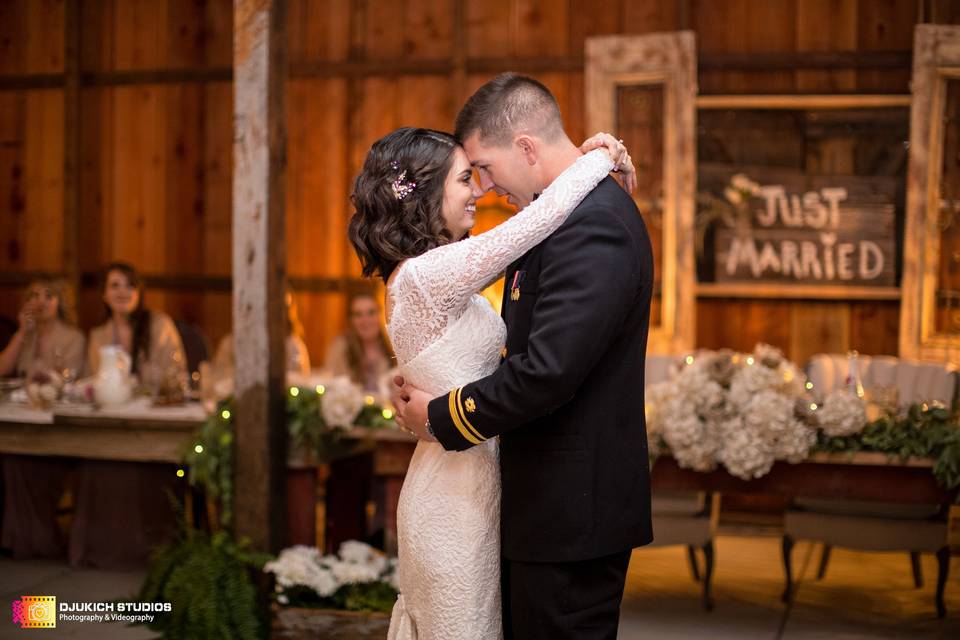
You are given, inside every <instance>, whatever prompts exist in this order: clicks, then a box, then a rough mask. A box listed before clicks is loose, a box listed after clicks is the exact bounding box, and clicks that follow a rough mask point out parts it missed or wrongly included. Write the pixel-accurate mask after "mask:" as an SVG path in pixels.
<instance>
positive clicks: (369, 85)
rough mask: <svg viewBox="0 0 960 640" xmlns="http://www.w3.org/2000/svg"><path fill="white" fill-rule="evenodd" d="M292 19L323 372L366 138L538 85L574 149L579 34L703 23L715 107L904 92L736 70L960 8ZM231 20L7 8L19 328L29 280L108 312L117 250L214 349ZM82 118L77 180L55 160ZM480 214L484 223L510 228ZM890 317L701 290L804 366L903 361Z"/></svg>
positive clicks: (898, 77)
mask: <svg viewBox="0 0 960 640" xmlns="http://www.w3.org/2000/svg"><path fill="white" fill-rule="evenodd" d="M288 13H289V31H288V34H289V38H288V47H289V54H288V55H289V59H290V66H291V71H290V79H289V82H288V97H287V103H288V120H287V127H288V132H289V143H288V150H289V157H288V172H287V183H286V191H287V203H288V208H287V219H288V223H287V233H288V238H287V245H288V255H289V258H288V267H289V273H290V276H291V278H292V280H293V282H294V285H295V286H296V287H297V288H298V296H297V297H298V302H299V306H300V312H301V318H302V319H303V320H304V324H305V325H306V330H307V344H308V346H309V347H310V351H311V355H312V357H313V360H314V361H315V362H319V361H320V360H322V356H323V352H324V348H325V345H326V344H327V343H328V341H329V340H330V338H332V337H333V336H334V335H335V334H336V333H338V332H339V331H341V330H342V329H343V325H344V322H345V300H346V292H347V291H348V290H351V289H352V288H354V287H356V286H357V284H358V283H357V281H356V279H357V278H358V276H359V265H358V264H357V261H356V259H355V257H354V256H353V253H352V250H351V248H350V246H349V244H348V242H347V241H346V236H345V228H346V221H347V219H348V217H349V215H350V207H349V203H348V194H349V191H350V183H351V180H352V177H353V176H354V175H355V174H356V172H357V170H358V168H359V166H360V163H361V162H362V160H363V156H364V154H365V152H366V150H367V149H368V148H369V145H370V144H371V143H372V142H373V141H374V140H376V139H377V138H379V137H380V136H382V135H384V134H385V133H387V132H389V131H390V130H392V129H393V128H395V127H398V126H402V125H419V126H429V127H435V128H439V129H450V128H451V127H452V122H453V118H454V116H455V114H456V112H457V109H458V107H459V106H460V104H461V103H462V101H463V100H464V99H465V98H466V97H467V96H468V95H469V94H470V92H471V91H472V90H473V89H475V88H476V87H477V86H479V85H480V84H482V83H483V82H484V81H486V80H487V79H489V78H490V77H492V76H493V75H495V74H496V73H498V72H500V71H505V70H509V69H516V70H520V71H524V72H527V73H530V74H532V75H534V76H536V77H538V78H540V79H541V80H542V81H544V82H545V83H546V84H547V85H548V86H549V87H550V88H551V89H552V90H553V91H554V92H555V93H556V95H557V97H558V99H559V101H560V104H561V108H562V110H563V113H564V116H565V118H566V121H567V125H568V129H569V131H570V133H571V134H572V136H573V137H574V138H576V139H581V138H582V137H584V135H585V134H586V133H587V132H585V131H584V130H583V118H584V114H583V111H584V106H583V63H582V51H583V43H584V39H585V38H586V37H588V36H592V35H601V34H611V33H632V34H642V33H649V32H655V31H669V30H675V29H691V30H693V31H695V32H696V34H697V42H698V47H699V53H700V63H701V71H700V74H699V87H700V92H701V93H703V94H725V93H856V92H867V93H906V92H907V91H908V81H909V73H910V71H909V57H908V56H906V55H901V56H900V57H899V58H898V59H899V60H901V61H902V62H900V63H898V64H897V65H896V66H893V67H889V66H888V67H887V68H851V67H846V68H838V67H832V68H818V69H793V68H789V66H788V65H787V63H785V62H782V61H781V63H780V64H779V65H774V66H773V67H771V68H767V69H761V68H759V67H758V66H757V65H756V64H755V63H754V62H750V63H748V64H746V65H745V64H744V62H743V61H744V60H748V61H749V60H751V59H756V58H764V57H772V58H774V59H776V56H751V55H749V54H760V53H765V54H770V53H778V54H783V56H787V57H783V58H781V60H787V59H788V56H789V55H790V54H793V53H796V52H826V51H831V50H835V51H857V52H864V53H867V52H875V53H877V55H884V56H888V57H889V55H890V54H891V53H894V54H895V53H896V52H900V53H901V54H903V53H904V52H909V50H910V48H911V42H912V37H913V27H914V24H915V23H917V22H918V21H932V22H957V21H958V18H960V10H958V8H957V3H955V2H950V1H949V0H725V1H724V2H716V1H713V0H674V1H673V2H659V3H655V2H636V1H635V0H613V1H610V2H606V3H599V4H598V3H596V2H592V1H587V0H484V1H482V2H481V1H469V0H400V1H398V0H354V1H353V2H345V1H337V0H326V1H325V0H290V3H289V11H288ZM71 15H75V16H76V20H77V21H78V24H77V25H73V24H72V23H71V17H70V16H71ZM231 22H232V2H230V0H5V1H4V2H0V314H2V315H6V316H9V317H15V316H16V312H17V308H18V305H19V295H18V294H19V292H20V290H21V289H22V285H23V282H24V280H25V279H27V278H28V277H29V275H30V274H31V273H35V272H68V273H69V272H71V267H72V266H74V267H75V269H76V270H77V271H78V273H79V274H80V275H79V278H78V281H79V282H81V284H82V287H81V295H80V311H81V324H82V325H83V326H84V327H89V326H92V325H93V324H96V323H97V322H99V321H100V320H101V318H102V308H101V305H100V303H99V293H98V291H97V289H96V284H95V282H94V279H93V277H92V275H93V274H95V273H96V272H97V271H98V269H99V268H100V267H101V266H102V265H103V264H105V263H106V262H108V261H110V260H115V259H119V260H127V261H130V262H132V263H134V264H135V265H137V266H138V267H139V268H140V270H141V271H142V272H144V273H145V274H147V275H148V276H149V277H150V281H151V282H152V284H153V286H152V287H151V289H150V291H149V293H148V297H147V302H148V304H149V305H150V306H152V307H155V308H160V309H164V310H166V311H168V312H169V313H170V314H171V315H173V316H175V317H177V318H183V319H186V320H189V321H192V322H195V323H197V324H199V325H200V326H201V327H202V328H203V329H204V331H205V332H206V333H207V335H208V337H209V338H210V340H211V343H214V344H215V342H216V340H218V339H219V338H220V337H222V336H223V335H224V334H225V333H227V332H228V331H229V329H230V305H229V275H230V246H231V245H230V191H231V188H230V171H231V122H232V84H231V81H230V75H231V74H230V64H231V58H232V33H231V29H232V24H231ZM72 29H78V30H79V42H80V47H79V49H80V53H79V71H78V72H77V73H78V74H79V86H80V89H79V91H77V92H73V93H71V92H70V91H69V90H68V89H67V88H65V87H67V86H68V81H69V78H70V77H71V69H76V66H77V65H76V63H73V64H71V60H70V59H68V58H67V56H66V54H65V44H64V43H65V42H66V41H69V35H70V34H71V33H74V31H72ZM745 66H747V67H749V68H744V67H745ZM71 100H77V101H78V103H79V104H78V105H73V104H72V103H68V102H69V101H71ZM74 106H77V109H76V111H73V110H72V109H73V107H74ZM71 113H78V114H79V115H78V117H76V119H75V121H76V127H77V129H78V131H79V136H80V144H79V166H78V168H77V170H76V171H75V173H71V171H70V170H67V169H65V166H69V165H68V164H65V161H64V157H65V154H67V155H68V156H69V145H68V144H67V143H65V140H67V139H68V138H67V136H65V129H66V126H67V125H66V124H65V123H67V122H71V117H70V114H71ZM74 183H75V184H76V185H77V186H78V189H79V205H78V206H77V207H75V208H71V207H70V206H68V203H67V199H68V196H65V194H69V193H71V191H70V189H69V187H70V185H72V184H74ZM487 204H488V205H492V206H490V207H489V208H488V213H486V214H485V215H484V216H483V217H482V219H481V220H480V228H485V227H488V226H490V225H492V224H495V223H496V222H498V221H499V220H501V219H503V217H504V215H505V214H504V213H503V210H502V208H501V207H498V206H496V203H495V202H494V201H491V200H488V201H487ZM65 212H67V213H65ZM71 212H73V213H71ZM65 215H66V216H67V217H66V218H65ZM71 229H75V232H73V233H71ZM71 251H75V252H76V254H77V255H78V258H77V260H76V262H77V264H76V265H71V263H70V261H71V258H70V256H71ZM898 312H899V305H898V303H896V302H863V301H829V302H811V301H786V302H784V301H769V300H751V299H706V298H704V299H701V300H700V301H699V302H698V332H697V341H698V345H699V346H702V347H721V346H729V347H735V348H740V349H749V348H750V347H752V345H753V344H754V343H755V342H757V341H760V340H764V341H767V342H770V343H772V344H775V345H777V346H779V347H782V348H784V349H785V350H786V351H787V352H788V353H789V354H790V355H791V356H792V357H794V358H795V359H797V360H800V361H802V360H804V359H805V358H806V357H807V356H808V355H809V354H811V353H813V352H815V351H820V350H831V351H836V350H845V349H847V348H851V347H853V348H858V349H860V350H862V351H864V352H872V353H880V352H883V353H895V352H896V348H897V326H898Z"/></svg>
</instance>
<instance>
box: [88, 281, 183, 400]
mask: <svg viewBox="0 0 960 640" xmlns="http://www.w3.org/2000/svg"><path fill="white" fill-rule="evenodd" d="M103 304H104V307H105V309H106V316H107V319H106V322H104V323H103V324H101V325H100V326H97V327H94V328H93V329H91V330H90V345H89V348H88V350H87V357H88V360H89V365H90V373H91V374H96V373H97V371H98V370H99V369H100V348H101V347H104V346H107V345H118V346H120V347H122V348H123V350H124V351H126V352H127V353H128V354H130V359H131V360H132V361H133V364H132V367H131V373H134V374H137V376H138V377H139V378H140V381H141V383H142V384H143V385H145V386H146V387H148V388H154V389H155V388H157V386H158V385H160V384H162V383H164V382H166V381H168V380H172V379H176V380H180V381H185V379H186V375H187V358H186V355H185V354H184V352H183V343H182V342H181V340H180V334H179V333H178V332H177V327H176V325H175V324H174V323H173V320H171V319H170V316H168V315H167V314H165V313H163V312H161V311H152V310H150V309H147V308H146V307H144V305H143V281H142V280H141V279H140V276H139V274H137V271H136V269H134V268H133V267H132V266H130V265H128V264H125V263H123V262H114V263H113V264H110V265H108V266H107V268H106V275H105V277H104V282H103Z"/></svg>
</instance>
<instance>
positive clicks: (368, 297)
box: [324, 293, 393, 549]
mask: <svg viewBox="0 0 960 640" xmlns="http://www.w3.org/2000/svg"><path fill="white" fill-rule="evenodd" d="M347 313H348V316H347V330H346V332H344V333H343V334H341V335H339V336H337V337H336V338H334V339H333V341H332V342H331V343H330V346H329V347H328V348H327V359H326V362H325V364H324V369H326V370H327V373H329V374H331V375H334V376H349V377H350V379H351V380H353V381H354V382H355V383H357V384H358V385H360V386H361V387H363V388H364V390H366V391H368V392H372V393H374V394H377V393H379V394H381V395H383V394H384V391H385V390H384V389H381V388H380V386H381V385H382V384H384V382H385V378H386V377H387V373H388V371H389V370H390V368H391V367H392V366H393V350H392V349H391V348H390V342H389V340H387V336H386V332H385V331H384V327H383V320H382V318H383V314H382V312H381V310H380V303H379V302H378V301H377V299H376V298H375V297H374V296H373V295H372V294H370V293H360V294H356V295H353V296H352V297H351V298H350V300H349V301H348V303H347ZM383 491H384V486H383V483H382V482H379V481H377V480H376V479H375V478H374V477H373V454H371V453H363V454H359V455H355V456H350V457H347V458H342V459H340V460H336V461H334V462H333V463H332V464H331V465H330V479H329V481H328V482H327V513H328V517H327V537H328V539H329V540H330V543H331V546H332V548H334V549H335V548H337V545H339V543H341V542H343V541H344V540H350V539H352V538H356V539H361V540H363V539H365V540H368V541H370V542H373V543H375V544H382V538H380V535H381V534H378V532H380V531H382V529H383V506H384V495H383Z"/></svg>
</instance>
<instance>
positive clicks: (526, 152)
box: [513, 135, 538, 166]
mask: <svg viewBox="0 0 960 640" xmlns="http://www.w3.org/2000/svg"><path fill="white" fill-rule="evenodd" d="M513 143H514V144H515V145H517V147H518V148H519V149H520V153H521V154H523V159H524V160H526V161H527V164H529V165H531V166H533V165H535V164H537V156H538V152H537V143H536V141H534V139H533V138H531V137H530V136H528V135H520V136H517V138H516V140H514V141H513Z"/></svg>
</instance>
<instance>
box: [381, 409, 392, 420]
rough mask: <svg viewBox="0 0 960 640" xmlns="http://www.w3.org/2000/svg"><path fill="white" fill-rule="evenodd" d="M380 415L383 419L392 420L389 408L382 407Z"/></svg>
mask: <svg viewBox="0 0 960 640" xmlns="http://www.w3.org/2000/svg"><path fill="white" fill-rule="evenodd" d="M382 415H383V419H384V420H393V411H391V410H390V409H384V410H383V413H382Z"/></svg>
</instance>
